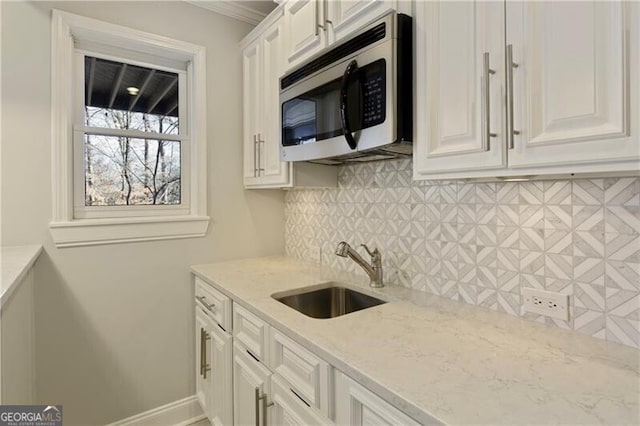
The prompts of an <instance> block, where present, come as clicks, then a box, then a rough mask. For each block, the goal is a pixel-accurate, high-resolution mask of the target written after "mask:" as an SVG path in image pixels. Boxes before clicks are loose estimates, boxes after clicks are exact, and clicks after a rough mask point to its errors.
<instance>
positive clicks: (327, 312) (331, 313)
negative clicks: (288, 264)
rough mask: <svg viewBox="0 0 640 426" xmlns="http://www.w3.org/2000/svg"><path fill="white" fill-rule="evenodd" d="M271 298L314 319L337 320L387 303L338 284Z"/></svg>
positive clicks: (303, 289)
mask: <svg viewBox="0 0 640 426" xmlns="http://www.w3.org/2000/svg"><path fill="white" fill-rule="evenodd" d="M271 297H273V298H274V299H276V300H277V301H279V302H281V303H284V304H285V305H287V306H289V307H291V308H293V309H295V310H296V311H298V312H300V313H303V314H305V315H306V316H309V317H312V318H335V317H339V316H341V315H346V314H349V313H351V312H356V311H360V310H362V309H367V308H371V307H373V306H378V305H381V304H383V303H387V302H386V301H384V300H380V299H378V298H376V297H373V296H369V295H368V294H364V293H360V292H359V291H356V290H352V289H350V288H347V287H343V286H341V285H339V284H338V283H329V285H328V286H326V287H322V288H318V287H314V288H311V289H309V288H302V289H300V290H298V291H297V292H294V293H288V294H284V295H281V296H279V295H278V294H274V295H272V296H271Z"/></svg>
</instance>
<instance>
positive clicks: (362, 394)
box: [336, 371, 420, 426]
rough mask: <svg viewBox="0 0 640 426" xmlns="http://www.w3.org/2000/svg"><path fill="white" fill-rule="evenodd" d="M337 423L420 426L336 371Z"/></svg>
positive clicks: (354, 425)
mask: <svg viewBox="0 0 640 426" xmlns="http://www.w3.org/2000/svg"><path fill="white" fill-rule="evenodd" d="M336 423H337V424H339V425H350V426H351V425H353V426H356V425H358V426H360V425H389V426H396V425H404V426H413V425H415V426H418V425H420V423H418V422H416V421H415V420H413V419H412V418H410V417H408V416H407V415H406V414H404V413H403V412H401V411H399V410H398V409H397V408H395V407H393V406H392V405H391V404H389V403H388V402H386V401H385V400H383V399H382V398H380V397H379V396H377V395H375V394H374V393H373V392H371V391H369V390H368V389H365V388H364V387H362V386H361V385H360V384H358V383H356V382H355V381H354V380H353V379H351V378H350V377H348V376H346V375H345V374H343V373H341V372H339V371H336Z"/></svg>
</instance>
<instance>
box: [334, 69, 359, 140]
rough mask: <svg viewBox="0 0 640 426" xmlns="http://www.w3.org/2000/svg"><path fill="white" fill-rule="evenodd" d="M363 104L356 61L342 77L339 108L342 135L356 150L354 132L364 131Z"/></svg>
mask: <svg viewBox="0 0 640 426" xmlns="http://www.w3.org/2000/svg"><path fill="white" fill-rule="evenodd" d="M354 82H355V84H354ZM362 104H363V98H362V79H361V76H360V72H359V69H358V62H357V61H356V60H355V59H354V60H353V61H351V62H350V63H349V65H348V66H347V69H346V70H345V72H344V75H343V76H342V85H341V87H340V107H339V111H340V127H342V134H343V135H344V138H345V140H346V141H347V144H348V145H349V148H351V149H356V148H357V146H358V141H357V140H356V137H354V136H353V132H354V131H357V130H360V129H362V114H361V112H362ZM354 125H355V126H354Z"/></svg>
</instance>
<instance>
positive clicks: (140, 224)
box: [49, 216, 209, 248]
mask: <svg viewBox="0 0 640 426" xmlns="http://www.w3.org/2000/svg"><path fill="white" fill-rule="evenodd" d="M208 226H209V216H160V217H141V218H113V219H77V220H72V221H64V222H51V223H50V224H49V228H50V230H51V235H52V237H53V242H54V243H55V244H56V247H58V248H64V247H78V246H93V245H102V244H119V243H131V242H138V241H156V240H172V239H179V238H195V237H204V236H205V234H206V233H207V227H208Z"/></svg>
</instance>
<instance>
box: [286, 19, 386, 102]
mask: <svg viewBox="0 0 640 426" xmlns="http://www.w3.org/2000/svg"><path fill="white" fill-rule="evenodd" d="M385 35H386V24H385V23H384V22H382V23H381V24H378V25H376V26H375V27H373V28H371V29H370V30H368V31H365V32H363V33H362V34H360V35H358V36H356V37H354V38H352V39H349V41H347V42H346V43H343V44H341V45H340V46H337V47H334V48H333V49H331V50H329V51H328V52H327V53H325V54H324V55H322V56H319V57H318V58H316V59H314V60H313V61H311V62H309V63H308V64H306V65H304V66H302V67H300V68H298V69H297V70H295V71H293V72H291V73H289V74H287V75H285V76H284V77H282V79H281V80H280V89H281V90H283V89H286V88H287V87H289V86H291V85H292V84H294V83H296V82H297V81H300V80H302V79H303V78H305V77H307V76H309V75H311V74H313V73H314V72H316V71H319V70H321V69H323V68H326V67H327V65H330V64H332V63H334V62H337V61H339V60H340V59H342V58H344V57H347V56H349V55H351V54H352V53H354V52H357V51H358V50H360V49H362V48H365V47H367V46H369V45H371V44H373V43H375V42H377V41H379V40H382V39H383V38H384V37H385Z"/></svg>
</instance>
